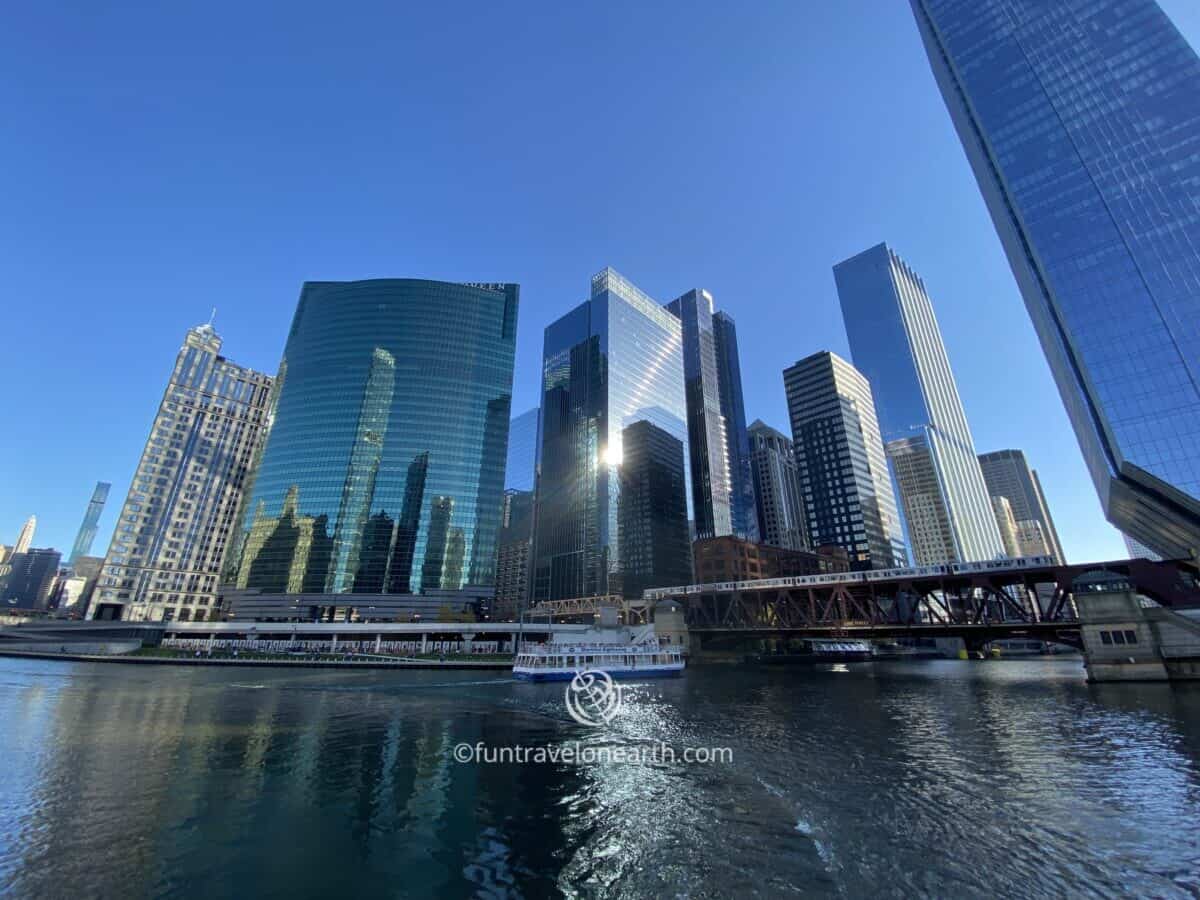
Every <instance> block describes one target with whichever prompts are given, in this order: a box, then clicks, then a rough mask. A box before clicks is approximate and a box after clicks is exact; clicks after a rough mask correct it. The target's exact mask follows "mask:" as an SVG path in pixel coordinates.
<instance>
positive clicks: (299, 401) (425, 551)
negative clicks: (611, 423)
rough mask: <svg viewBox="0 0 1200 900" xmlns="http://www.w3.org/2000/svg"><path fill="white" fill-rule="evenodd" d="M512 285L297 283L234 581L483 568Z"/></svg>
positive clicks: (301, 582)
mask: <svg viewBox="0 0 1200 900" xmlns="http://www.w3.org/2000/svg"><path fill="white" fill-rule="evenodd" d="M518 295H519V289H518V287H517V285H515V284H453V283H448V282H440V281H424V280H417V279H375V280H369V281H354V282H308V283H306V284H305V285H304V287H303V289H302V290H301V293H300V301H299V304H298V305H297V307H296V314H295V317H294V318H293V321H292V327H291V330H290V332H289V333H288V339H287V345H286V348H285V350H284V355H283V360H282V362H281V363H280V367H279V376H278V378H277V383H276V391H275V396H274V398H273V400H274V403H273V412H272V424H271V427H270V433H269V435H268V437H267V440H266V443H265V445H264V448H263V451H262V455H261V458H260V459H259V461H258V464H257V468H256V474H255V477H254V481H253V485H252V487H251V488H250V490H249V491H248V495H247V498H246V502H245V504H244V506H243V513H242V517H243V518H242V522H241V533H240V536H239V541H238V548H237V557H236V560H235V565H233V566H232V567H231V570H230V572H229V573H228V576H227V578H228V581H229V588H228V590H227V595H229V594H231V593H235V592H238V591H251V592H256V593H261V594H312V595H340V594H365V595H388V594H416V593H428V592H429V591H431V590H452V591H453V590H459V589H462V588H464V587H466V586H467V585H472V586H487V585H491V584H492V582H493V579H494V575H495V565H496V540H497V532H498V531H499V528H500V517H501V509H502V503H503V491H504V469H505V455H506V449H507V435H508V427H509V416H510V407H511V390H512V376H513V356H514V350H515V336H516V324H517V305H518ZM316 605H319V603H317V604H316Z"/></svg>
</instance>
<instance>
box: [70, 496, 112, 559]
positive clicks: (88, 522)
mask: <svg viewBox="0 0 1200 900" xmlns="http://www.w3.org/2000/svg"><path fill="white" fill-rule="evenodd" d="M111 489H112V485H111V484H109V483H108V482H107V481H98V482H96V489H95V490H94V491H92V499H91V500H89V501H88V505H87V511H86V512H85V513H84V514H83V523H82V524H81V525H80V526H79V533H78V534H77V535H75V544H74V545H73V546H72V547H71V555H70V556H68V557H67V565H68V566H73V565H75V560H77V559H79V557H81V556H87V555H88V554H89V553H91V552H92V543H93V542H94V541H95V540H96V531H97V528H98V526H99V523H100V515H101V513H103V512H104V504H105V503H106V502H107V501H108V492H109V491H110V490H111Z"/></svg>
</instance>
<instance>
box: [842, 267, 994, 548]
mask: <svg viewBox="0 0 1200 900" xmlns="http://www.w3.org/2000/svg"><path fill="white" fill-rule="evenodd" d="M833 274H834V279H835V281H836V282H837V290H838V298H839V300H840V301H841V306H842V318H843V320H844V321H845V325H846V335H847V337H848V338H849V339H850V353H851V357H852V359H853V360H854V364H855V366H857V367H858V369H859V370H860V371H861V372H862V373H863V374H864V375H865V376H866V377H867V379H868V380H869V381H870V383H871V389H872V391H873V392H874V397H875V407H876V409H877V410H878V412H879V426H880V429H881V432H882V434H883V440H884V442H885V444H887V445H888V449H889V455H891V454H892V451H896V452H898V453H903V454H904V466H905V467H906V469H908V477H907V478H904V479H902V478H901V477H900V473H899V471H897V481H898V487H899V489H900V499H901V505H902V509H903V512H904V515H905V518H906V520H907V519H908V518H909V517H916V519H917V520H918V521H919V524H920V527H921V529H922V533H923V534H924V535H925V536H926V537H928V538H929V539H928V540H926V539H924V538H922V537H919V536H918V535H915V534H913V533H912V528H913V524H912V523H908V528H909V531H910V534H909V538H910V541H911V544H912V550H913V557H914V559H915V561H916V563H917V564H918V565H931V564H937V563H946V562H956V561H974V560H988V559H995V558H996V557H998V556H1002V555H1003V553H1004V545H1003V542H1002V541H1001V539H1000V532H999V530H998V529H997V527H996V518H995V516H994V515H993V513H992V504H991V499H990V497H989V496H988V492H987V487H986V486H985V484H984V481H983V473H982V472H980V470H979V460H978V459H977V458H976V455H975V444H974V441H973V440H972V438H971V429H970V428H969V427H968V426H967V417H966V414H965V413H964V412H963V407H962V401H961V400H960V399H959V396H958V388H957V387H956V385H955V383H954V374H953V373H952V372H951V370H950V360H949V358H948V357H947V355H946V347H945V345H944V344H943V343H942V334H941V330H940V329H939V328H938V323H937V318H936V317H935V316H934V312H933V304H932V302H931V301H930V299H929V294H928V293H926V290H925V284H924V282H922V280H921V278H920V277H919V276H918V275H917V274H916V272H914V271H913V270H912V269H910V268H909V267H908V266H907V265H906V264H905V262H904V260H902V259H901V258H900V257H899V256H898V255H896V253H895V252H893V251H892V249H891V248H890V247H888V246H887V244H877V245H876V246H874V247H872V248H870V249H869V250H865V251H863V252H862V253H859V254H858V255H856V256H853V257H851V258H849V259H847V260H844V261H842V262H840V263H838V264H837V265H836V266H834V268H833ZM896 441H899V442H901V443H896V444H894V443H893V442H896ZM893 465H895V462H893ZM905 483H909V484H912V485H914V486H915V488H916V493H914V494H911V495H906V493H905ZM931 504H933V505H936V506H940V507H941V508H940V509H933V508H932V507H931ZM944 529H948V533H946V534H940V533H939V532H941V531H943V530H944Z"/></svg>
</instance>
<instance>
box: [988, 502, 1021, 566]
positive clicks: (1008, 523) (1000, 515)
mask: <svg viewBox="0 0 1200 900" xmlns="http://www.w3.org/2000/svg"><path fill="white" fill-rule="evenodd" d="M992 512H994V513H995V515H996V526H997V527H998V528H999V529H1000V539H1001V540H1002V541H1004V553H1005V555H1006V556H1011V557H1017V556H1024V554H1023V553H1021V545H1020V541H1019V540H1018V538H1017V520H1016V519H1015V518H1014V517H1013V510H1012V504H1011V503H1009V502H1008V498H1007V497H1000V496H997V495H996V494H993V495H992Z"/></svg>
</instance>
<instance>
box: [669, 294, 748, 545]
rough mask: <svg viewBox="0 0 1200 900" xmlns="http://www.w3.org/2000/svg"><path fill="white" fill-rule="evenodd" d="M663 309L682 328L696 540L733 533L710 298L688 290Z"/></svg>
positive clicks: (726, 454)
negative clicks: (676, 320)
mask: <svg viewBox="0 0 1200 900" xmlns="http://www.w3.org/2000/svg"><path fill="white" fill-rule="evenodd" d="M667 309H668V310H670V311H671V314H672V315H674V316H676V317H677V318H678V319H679V321H680V323H681V325H682V326H683V378H684V390H685V392H686V395H687V425H688V456H689V462H690V463H691V470H692V484H691V491H692V509H693V510H694V511H695V517H696V518H695V523H696V536H697V537H698V538H710V537H718V536H721V535H726V534H732V533H733V518H732V511H731V508H730V501H731V497H730V494H731V493H732V482H731V479H730V473H729V455H728V440H727V435H726V427H727V424H726V422H725V416H724V415H722V413H721V385H720V380H719V378H718V375H717V351H716V343H715V338H714V336H713V303H712V295H711V294H709V293H708V291H701V290H691V291H688V292H687V293H686V294H684V295H683V296H682V297H678V298H676V299H675V300H672V301H671V302H670V303H668V304H667Z"/></svg>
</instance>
